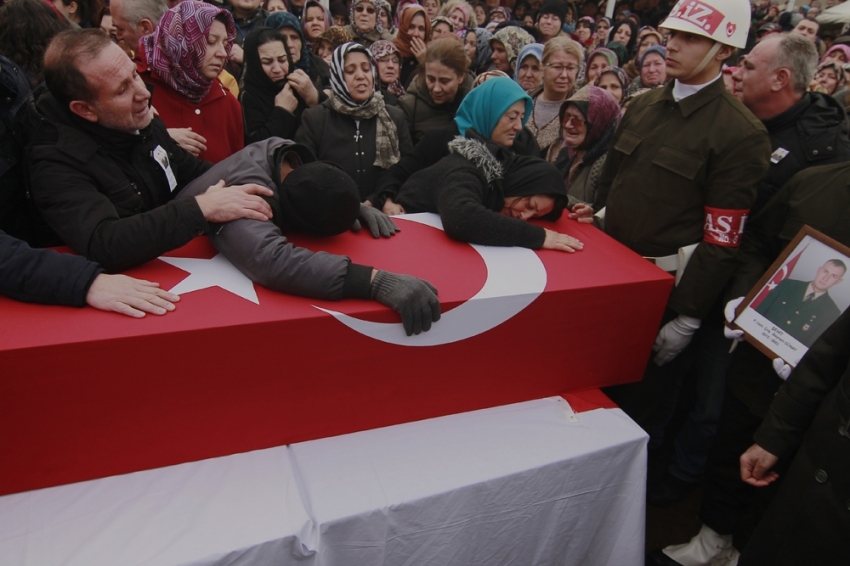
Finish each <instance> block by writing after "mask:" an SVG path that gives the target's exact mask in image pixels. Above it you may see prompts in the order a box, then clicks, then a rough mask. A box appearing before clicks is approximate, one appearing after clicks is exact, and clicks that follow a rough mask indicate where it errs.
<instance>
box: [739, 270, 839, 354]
mask: <svg viewBox="0 0 850 566" xmlns="http://www.w3.org/2000/svg"><path fill="white" fill-rule="evenodd" d="M808 287H809V282H808V281H798V280H796V279H785V280H783V281H782V282H780V283H779V285H777V286H776V288H775V289H773V290H772V291H771V292H770V293H768V295H767V297H765V299H764V300H763V301H762V302H761V304H759V306H758V307H756V312H758V313H759V314H760V315H762V316H764V317H765V318H766V319H768V320H769V321H771V322H772V323H774V324H775V325H776V326H778V327H779V328H781V329H782V330H784V331H785V332H787V333H788V334H790V335H791V336H793V337H794V338H796V339H797V340H799V341H800V342H802V343H803V344H804V345H806V346H808V347H811V345H812V344H814V342H815V340H816V339H817V338H818V336H820V335H821V334H822V333H823V331H824V330H826V329H827V328H829V326H830V325H831V324H832V323H833V322H835V321H836V320H837V319H838V317H839V315H841V311H840V310H839V308H838V306H837V305H836V304H835V301H833V300H832V297H830V296H829V293H828V292H827V293H824V294H822V295H820V296H818V297H816V298H812V299H810V300H808V301H807V300H806V297H805V295H806V290H807V289H808Z"/></svg>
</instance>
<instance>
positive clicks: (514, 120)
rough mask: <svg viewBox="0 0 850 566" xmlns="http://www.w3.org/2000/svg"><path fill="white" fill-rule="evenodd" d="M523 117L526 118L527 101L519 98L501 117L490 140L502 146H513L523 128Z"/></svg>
mask: <svg viewBox="0 0 850 566" xmlns="http://www.w3.org/2000/svg"><path fill="white" fill-rule="evenodd" d="M523 118H525V101H524V100H517V101H516V102H514V103H513V104H512V105H511V107H510V108H508V109H507V110H506V111H505V113H504V114H502V117H501V118H499V121H498V122H497V123H496V127H495V128H493V132H492V133H491V134H490V141H492V142H493V143H497V144H499V145H501V146H502V147H511V146H512V145H513V144H514V139H516V136H517V134H518V133H519V132H520V130H522V120H523Z"/></svg>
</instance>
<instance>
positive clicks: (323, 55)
mask: <svg viewBox="0 0 850 566" xmlns="http://www.w3.org/2000/svg"><path fill="white" fill-rule="evenodd" d="M349 41H354V37H353V36H352V35H351V33H349V32H348V30H347V29H345V27H343V26H331V27H329V28H328V29H326V30H325V31H324V33H322V35H320V36H319V39H318V40H317V41H316V44H315V45H314V46H313V53H314V54H315V55H317V56H318V57H319V58H320V59H321V60H322V61H324V62H325V64H326V65H330V64H331V56H332V55H333V52H334V49H336V48H337V47H339V46H340V45H342V44H343V43H348V42H349ZM381 41H386V40H381Z"/></svg>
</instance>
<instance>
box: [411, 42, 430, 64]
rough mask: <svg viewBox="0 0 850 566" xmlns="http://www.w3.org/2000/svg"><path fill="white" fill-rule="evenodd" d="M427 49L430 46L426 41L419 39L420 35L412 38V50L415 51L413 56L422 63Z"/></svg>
mask: <svg viewBox="0 0 850 566" xmlns="http://www.w3.org/2000/svg"><path fill="white" fill-rule="evenodd" d="M426 49H428V46H427V45H425V42H424V41H422V40H421V39H419V38H418V37H413V38H411V39H410V52H411V53H413V56H414V57H416V61H417V62H418V63H419V64H420V65H421V64H422V62H423V61H424V60H425V50H426Z"/></svg>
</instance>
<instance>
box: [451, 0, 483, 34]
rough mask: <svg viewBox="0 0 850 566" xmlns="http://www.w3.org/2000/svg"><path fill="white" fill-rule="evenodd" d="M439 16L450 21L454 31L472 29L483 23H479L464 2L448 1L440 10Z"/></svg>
mask: <svg viewBox="0 0 850 566" xmlns="http://www.w3.org/2000/svg"><path fill="white" fill-rule="evenodd" d="M440 15H441V16H445V17H447V18H448V19H450V20H451V21H452V23H453V24H454V26H455V29H463V28H474V27H477V26H478V25H479V24H480V25H481V26H484V22H479V21H478V18H476V16H475V11H474V10H473V9H472V6H470V5H469V4H468V3H467V2H466V1H465V0H449V1H448V2H446V3H445V4H443V7H442V8H440Z"/></svg>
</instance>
